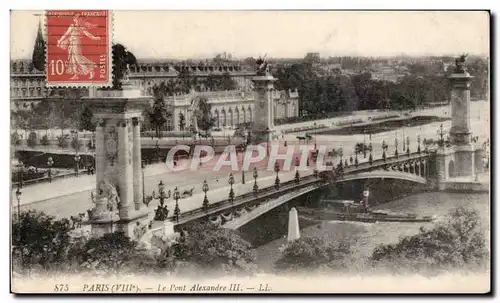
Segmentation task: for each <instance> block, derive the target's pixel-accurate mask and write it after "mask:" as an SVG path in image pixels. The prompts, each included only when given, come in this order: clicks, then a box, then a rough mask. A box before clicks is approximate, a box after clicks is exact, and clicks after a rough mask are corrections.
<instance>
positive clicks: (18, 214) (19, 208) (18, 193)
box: [16, 187, 21, 226]
mask: <svg viewBox="0 0 500 303" xmlns="http://www.w3.org/2000/svg"><path fill="white" fill-rule="evenodd" d="M16 199H17V222H19V226H21V190H20V189H19V187H18V188H17V190H16Z"/></svg>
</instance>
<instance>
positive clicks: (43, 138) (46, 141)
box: [40, 135, 49, 146]
mask: <svg viewBox="0 0 500 303" xmlns="http://www.w3.org/2000/svg"><path fill="white" fill-rule="evenodd" d="M40 143H41V144H42V145H45V146H47V145H49V138H47V135H44V136H43V137H42V139H41V140H40Z"/></svg>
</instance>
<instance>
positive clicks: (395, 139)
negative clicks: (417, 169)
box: [394, 138, 398, 157]
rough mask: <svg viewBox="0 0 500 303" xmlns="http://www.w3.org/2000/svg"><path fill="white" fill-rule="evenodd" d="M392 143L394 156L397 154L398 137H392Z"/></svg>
mask: <svg viewBox="0 0 500 303" xmlns="http://www.w3.org/2000/svg"><path fill="white" fill-rule="evenodd" d="M394 145H395V146H396V148H395V149H394V156H396V157H397V156H398V138H394Z"/></svg>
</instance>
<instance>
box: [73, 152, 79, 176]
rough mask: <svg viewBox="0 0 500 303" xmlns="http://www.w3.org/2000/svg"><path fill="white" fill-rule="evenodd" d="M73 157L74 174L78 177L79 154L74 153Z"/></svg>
mask: <svg viewBox="0 0 500 303" xmlns="http://www.w3.org/2000/svg"><path fill="white" fill-rule="evenodd" d="M74 159H75V172H76V176H77V177H78V163H79V162H80V155H79V154H76V155H75V158H74Z"/></svg>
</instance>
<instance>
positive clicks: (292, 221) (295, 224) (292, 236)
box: [287, 207, 300, 242]
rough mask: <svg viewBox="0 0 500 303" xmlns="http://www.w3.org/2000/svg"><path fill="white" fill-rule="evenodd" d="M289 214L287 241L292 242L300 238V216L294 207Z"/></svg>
mask: <svg viewBox="0 0 500 303" xmlns="http://www.w3.org/2000/svg"><path fill="white" fill-rule="evenodd" d="M288 214H289V215H288V237H287V241H288V242H292V241H295V240H297V239H299V238H300V229H299V215H298V213H297V210H296V209H295V207H293V208H292V209H291V210H290V212H289V213H288Z"/></svg>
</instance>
